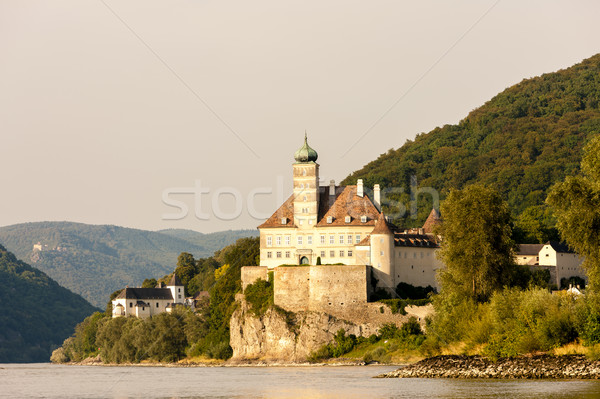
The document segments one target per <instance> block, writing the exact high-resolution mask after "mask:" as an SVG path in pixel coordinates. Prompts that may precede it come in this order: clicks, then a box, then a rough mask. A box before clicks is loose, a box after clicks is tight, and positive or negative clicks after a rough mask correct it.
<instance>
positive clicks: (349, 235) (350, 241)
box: [348, 234, 352, 244]
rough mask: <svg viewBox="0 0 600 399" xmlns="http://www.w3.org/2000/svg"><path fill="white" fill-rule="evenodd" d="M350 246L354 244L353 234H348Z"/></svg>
mask: <svg viewBox="0 0 600 399" xmlns="http://www.w3.org/2000/svg"><path fill="white" fill-rule="evenodd" d="M348 244H352V234H348Z"/></svg>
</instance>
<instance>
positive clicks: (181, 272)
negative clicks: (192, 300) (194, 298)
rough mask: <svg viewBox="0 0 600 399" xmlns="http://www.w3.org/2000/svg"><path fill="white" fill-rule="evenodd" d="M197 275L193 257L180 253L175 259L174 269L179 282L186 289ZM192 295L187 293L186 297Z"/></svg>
mask: <svg viewBox="0 0 600 399" xmlns="http://www.w3.org/2000/svg"><path fill="white" fill-rule="evenodd" d="M196 273H197V269H196V260H195V259H194V255H192V254H189V253H187V252H182V253H181V254H180V255H179V257H178V258H177V268H176V269H175V274H177V277H179V279H180V280H181V283H182V284H183V285H184V286H185V287H186V288H187V286H188V283H189V282H190V280H191V279H192V278H194V276H195V275H196ZM190 294H193V293H190V292H187V289H186V295H190Z"/></svg>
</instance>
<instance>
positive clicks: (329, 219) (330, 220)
mask: <svg viewBox="0 0 600 399" xmlns="http://www.w3.org/2000/svg"><path fill="white" fill-rule="evenodd" d="M327 223H329V224H331V223H333V216H327Z"/></svg>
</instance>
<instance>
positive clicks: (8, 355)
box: [0, 245, 97, 363]
mask: <svg viewBox="0 0 600 399" xmlns="http://www.w3.org/2000/svg"><path fill="white" fill-rule="evenodd" d="M0 286H2V289H1V290H0V303H2V311H1V312H0V363H20V362H47V361H48V360H49V359H50V354H51V352H52V350H53V349H55V348H57V347H58V346H60V345H61V344H62V342H63V340H64V339H65V338H67V337H68V336H69V335H71V334H72V332H73V329H74V328H75V325H76V324H77V323H79V322H81V321H82V320H83V319H84V318H85V317H87V316H89V315H90V314H91V313H92V312H94V311H95V310H97V309H95V308H94V307H93V306H92V305H90V304H89V303H88V302H87V301H86V300H85V299H83V298H82V297H81V296H79V295H77V294H74V293H72V292H70V291H69V290H68V289H66V288H64V287H61V286H60V285H59V284H58V283H57V282H55V281H54V280H52V279H51V278H49V277H48V276H47V275H46V274H45V273H43V272H41V271H39V270H37V269H36V268H34V267H31V266H30V265H28V264H26V263H25V262H22V261H20V260H18V259H17V258H16V257H15V255H14V254H12V253H10V252H8V251H6V249H5V248H4V247H3V246H1V245H0Z"/></svg>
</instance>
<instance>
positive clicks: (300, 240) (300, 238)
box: [298, 236, 302, 245]
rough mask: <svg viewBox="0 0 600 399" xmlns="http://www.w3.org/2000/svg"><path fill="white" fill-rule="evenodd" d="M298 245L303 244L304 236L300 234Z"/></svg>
mask: <svg viewBox="0 0 600 399" xmlns="http://www.w3.org/2000/svg"><path fill="white" fill-rule="evenodd" d="M298 245H302V236H298Z"/></svg>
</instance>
